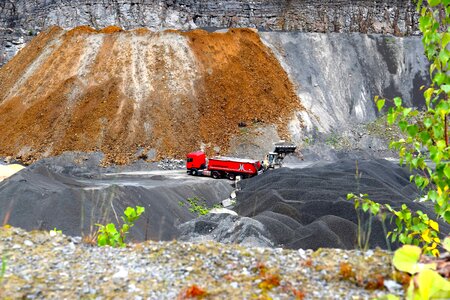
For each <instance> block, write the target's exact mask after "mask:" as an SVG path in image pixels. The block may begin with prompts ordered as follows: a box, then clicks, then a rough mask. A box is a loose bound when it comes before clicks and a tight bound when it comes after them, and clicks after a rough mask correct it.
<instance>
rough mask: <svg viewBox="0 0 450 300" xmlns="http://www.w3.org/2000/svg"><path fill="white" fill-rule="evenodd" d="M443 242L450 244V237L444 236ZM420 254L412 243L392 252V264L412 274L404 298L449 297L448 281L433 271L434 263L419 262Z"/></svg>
mask: <svg viewBox="0 0 450 300" xmlns="http://www.w3.org/2000/svg"><path fill="white" fill-rule="evenodd" d="M444 244H447V245H448V244H450V238H446V241H445V242H444ZM420 256H421V250H420V248H419V247H417V246H412V245H405V246H403V247H402V248H399V249H398V250H397V251H395V253H394V258H393V260H392V263H393V264H394V266H395V267H396V268H397V269H398V270H399V271H402V272H406V273H409V274H410V275H411V276H412V277H411V280H410V283H409V287H408V290H407V295H406V299H408V300H416V299H421V300H426V299H449V298H450V282H449V281H448V280H446V279H444V278H443V277H442V276H441V275H439V273H437V272H436V271H435V270H436V264H435V263H428V264H424V263H419V259H420Z"/></svg>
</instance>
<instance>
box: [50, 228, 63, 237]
mask: <svg viewBox="0 0 450 300" xmlns="http://www.w3.org/2000/svg"><path fill="white" fill-rule="evenodd" d="M57 234H62V230H58V229H56V227H54V228H53V230H50V235H51V236H55V235H57Z"/></svg>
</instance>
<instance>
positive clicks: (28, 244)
mask: <svg viewBox="0 0 450 300" xmlns="http://www.w3.org/2000/svg"><path fill="white" fill-rule="evenodd" d="M23 243H24V245H25V246H28V247H31V246H34V243H33V242H32V241H30V240H25V241H24V242H23Z"/></svg>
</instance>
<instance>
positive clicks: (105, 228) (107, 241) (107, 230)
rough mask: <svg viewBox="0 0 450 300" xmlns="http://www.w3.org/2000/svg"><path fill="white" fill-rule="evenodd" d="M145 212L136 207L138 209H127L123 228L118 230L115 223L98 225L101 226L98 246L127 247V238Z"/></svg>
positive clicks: (123, 218)
mask: <svg viewBox="0 0 450 300" xmlns="http://www.w3.org/2000/svg"><path fill="white" fill-rule="evenodd" d="M144 212H145V208H144V207H141V206H136V208H132V207H127V208H126V209H125V211H124V215H123V216H122V217H121V218H122V221H123V224H122V228H121V229H120V231H119V230H117V228H116V225H114V223H109V224H107V225H101V224H96V225H97V226H99V229H98V233H99V235H98V237H97V244H98V245H99V246H107V245H108V246H111V247H125V246H126V243H125V238H126V236H127V234H128V233H129V231H130V230H131V227H133V226H134V222H135V221H137V220H138V219H139V217H140V216H141V215H142V214H143V213H144Z"/></svg>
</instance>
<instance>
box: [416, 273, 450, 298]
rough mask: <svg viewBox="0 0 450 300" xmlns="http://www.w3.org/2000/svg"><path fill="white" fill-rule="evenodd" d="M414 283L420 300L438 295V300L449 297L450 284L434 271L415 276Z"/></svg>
mask: <svg viewBox="0 0 450 300" xmlns="http://www.w3.org/2000/svg"><path fill="white" fill-rule="evenodd" d="M416 282H417V284H418V290H419V295H420V297H421V299H430V298H432V297H433V298H434V297H435V296H436V295H437V294H439V299H449V297H450V282H449V281H447V280H446V279H444V278H442V276H441V275H439V274H438V273H437V272H436V271H433V270H423V271H422V272H420V273H419V274H418V275H417V278H416ZM442 292H444V293H442Z"/></svg>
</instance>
